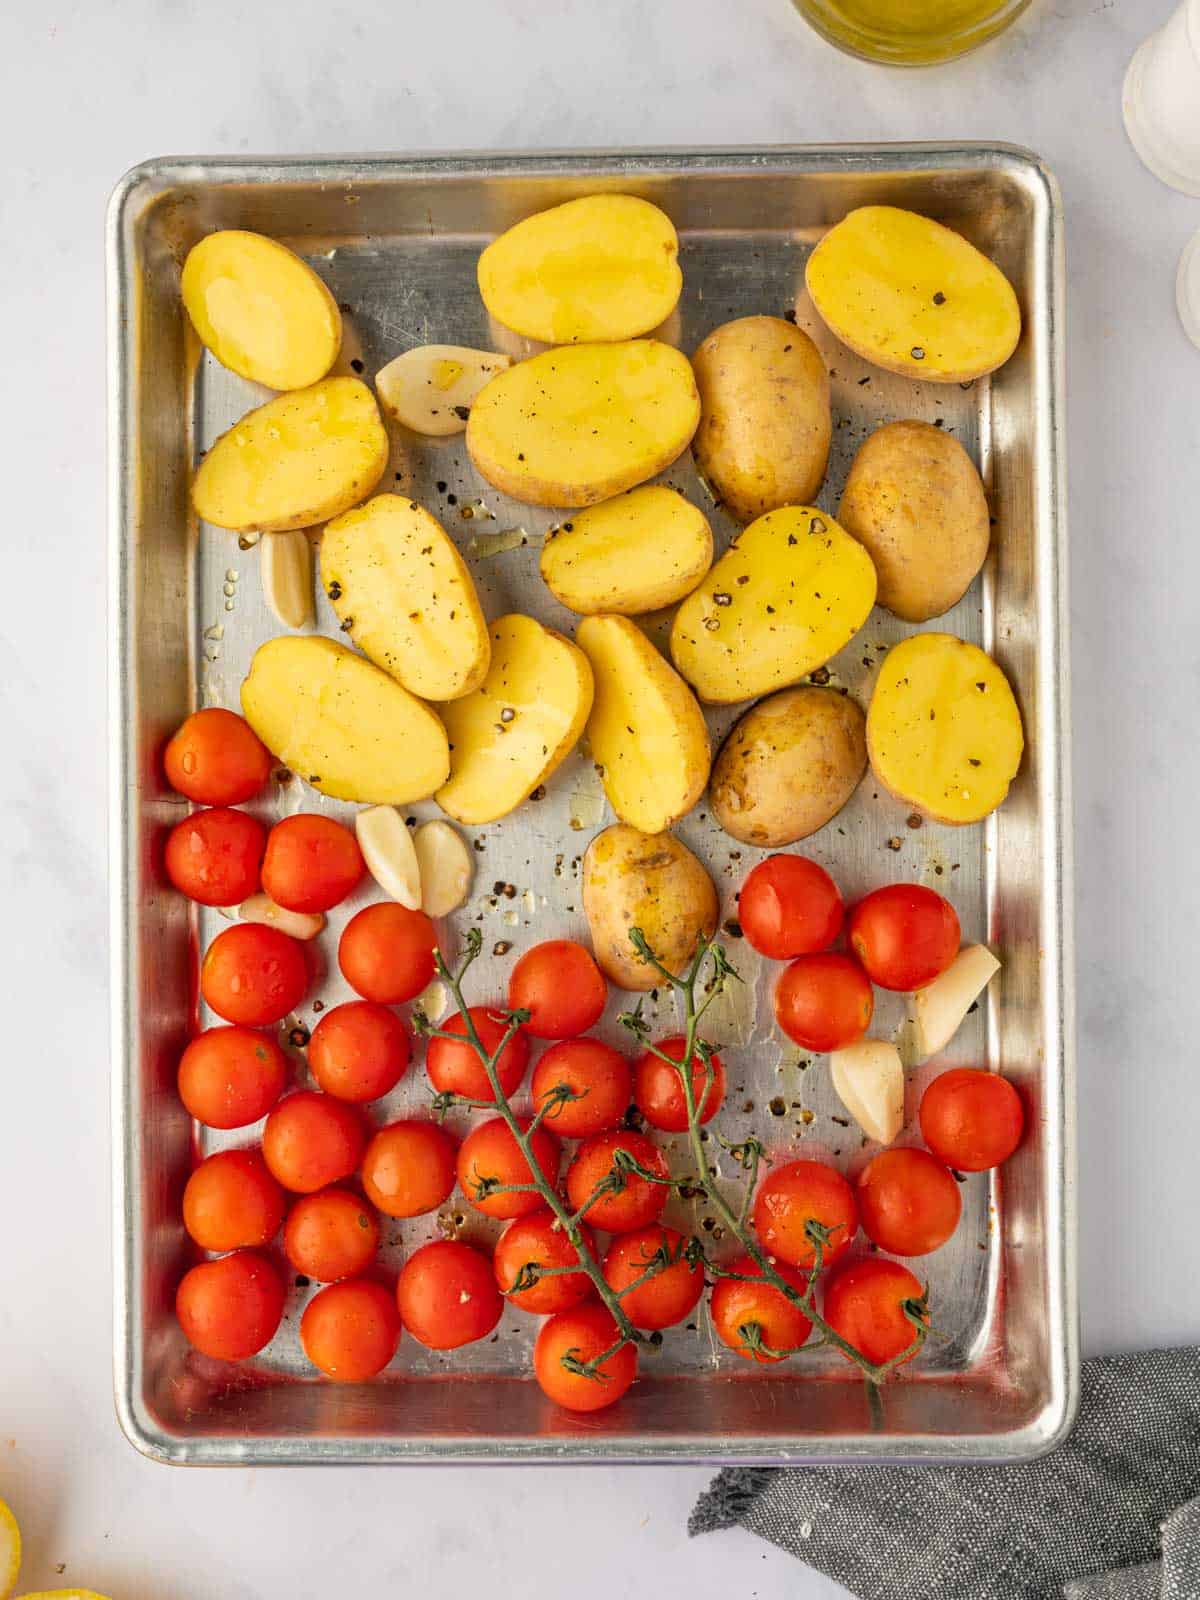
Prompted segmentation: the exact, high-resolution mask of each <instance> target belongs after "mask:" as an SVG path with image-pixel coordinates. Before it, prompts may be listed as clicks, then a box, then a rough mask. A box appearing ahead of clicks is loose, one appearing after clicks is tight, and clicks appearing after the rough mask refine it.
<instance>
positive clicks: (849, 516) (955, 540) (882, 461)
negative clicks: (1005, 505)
mask: <svg viewBox="0 0 1200 1600" xmlns="http://www.w3.org/2000/svg"><path fill="white" fill-rule="evenodd" d="M838 521H839V522H840V523H841V525H842V527H843V528H845V530H846V532H847V533H849V534H853V536H854V537H855V538H856V539H857V540H858V542H859V543H860V544H862V545H865V546H866V548H867V551H868V552H869V554H870V557H871V560H872V561H873V562H874V563H875V571H876V574H877V575H878V578H879V592H878V594H877V595H876V600H877V601H878V603H879V604H880V605H881V606H886V607H887V609H888V610H889V611H892V612H894V613H895V614H896V616H898V617H903V618H904V620H905V621H906V622H928V621H929V619H930V617H940V616H941V615H942V614H943V612H946V611H949V609H950V607H951V606H952V605H955V604H956V603H957V602H958V601H959V600H961V599H962V597H963V595H964V594H965V593H966V592H967V590H968V589H969V588H970V586H971V582H972V580H973V578H974V577H975V574H976V573H977V572H978V571H979V569H980V567H981V566H982V565H983V563H984V560H985V559H986V557H987V552H988V537H989V535H988V526H989V525H988V504H987V496H986V495H985V494H984V492H983V484H982V482H981V481H980V477H979V473H978V472H977V471H976V470H975V463H974V462H973V461H972V460H971V458H970V456H969V455H968V454H967V452H966V451H965V450H964V449H963V447H962V445H961V444H959V442H958V440H957V439H954V438H951V436H950V435H949V434H947V433H945V432H944V431H943V430H942V429H941V428H935V427H932V426H931V425H930V424H929V423H928V422H889V423H887V424H886V425H885V426H884V427H882V428H877V429H876V431H875V432H874V433H873V434H871V436H870V437H869V438H868V439H866V440H864V442H863V444H862V445H861V447H860V449H859V452H858V454H857V455H856V456H855V458H854V464H853V466H852V467H851V468H850V475H849V477H848V478H847V479H846V487H845V489H844V490H843V491H842V503H841V505H840V506H839V507H838Z"/></svg>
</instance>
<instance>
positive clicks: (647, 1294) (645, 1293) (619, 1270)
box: [604, 1223, 704, 1329]
mask: <svg viewBox="0 0 1200 1600" xmlns="http://www.w3.org/2000/svg"><path fill="white" fill-rule="evenodd" d="M685 1243H686V1241H685V1240H684V1238H683V1235H682V1234H679V1233H676V1232H675V1230H674V1228H664V1227H662V1226H661V1224H659V1223H655V1224H654V1225H653V1226H652V1227H649V1228H639V1229H638V1231H637V1232H636V1233H623V1234H621V1235H620V1236H619V1237H618V1238H616V1239H614V1240H613V1242H612V1243H611V1244H610V1245H609V1247H608V1254H607V1255H606V1256H605V1258H604V1277H605V1279H606V1281H607V1282H608V1284H609V1286H610V1288H612V1289H614V1290H615V1291H616V1292H617V1294H619V1295H620V1297H621V1307H622V1309H623V1310H624V1312H625V1315H626V1316H627V1317H628V1318H629V1320H630V1322H632V1323H633V1325H634V1327H635V1328H651V1329H653V1328H670V1327H672V1326H673V1325H674V1324H675V1323H676V1322H682V1321H683V1319H684V1317H686V1316H687V1315H688V1314H689V1313H690V1312H691V1311H692V1310H694V1309H695V1305H696V1302H697V1300H699V1298H700V1295H701V1293H702V1291H703V1289H704V1268H703V1267H702V1266H700V1264H699V1262H696V1263H695V1264H693V1263H692V1262H690V1261H688V1260H686V1259H685V1258H684V1256H683V1255H682V1253H681V1252H682V1249H683V1246H684V1244H685ZM662 1260H667V1261H669V1262H670V1263H671V1264H670V1266H666V1267H661V1268H659V1270H658V1271H656V1272H655V1273H654V1276H653V1277H651V1278H647V1279H646V1281H645V1283H642V1284H638V1287H637V1288H636V1289H634V1288H631V1287H630V1286H631V1285H632V1284H634V1283H636V1282H637V1280H638V1279H639V1278H640V1277H642V1276H643V1275H644V1274H645V1273H647V1272H648V1271H649V1270H650V1269H651V1267H654V1266H657V1265H658V1263H659V1262H660V1261H662Z"/></svg>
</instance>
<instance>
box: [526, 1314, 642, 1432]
mask: <svg viewBox="0 0 1200 1600" xmlns="http://www.w3.org/2000/svg"><path fill="white" fill-rule="evenodd" d="M619 1338H620V1334H619V1333H618V1331H617V1325H616V1323H615V1322H614V1321H613V1318H612V1313H611V1312H610V1311H609V1309H608V1307H607V1306H602V1305H581V1306H575V1307H574V1308H573V1309H572V1310H570V1311H559V1312H558V1313H557V1314H556V1315H555V1316H553V1317H549V1318H547V1320H546V1321H545V1322H543V1324H542V1326H541V1329H540V1331H539V1333H538V1336H537V1340H536V1341H535V1343H534V1347H533V1372H534V1376H535V1377H536V1378H537V1381H538V1384H539V1385H540V1387H541V1390H542V1393H543V1394H544V1395H545V1396H546V1397H547V1399H549V1400H553V1401H554V1402H555V1404H556V1405H560V1406H562V1407H563V1408H564V1409H565V1410H567V1411H601V1410H603V1409H604V1407H605V1406H611V1405H613V1404H615V1402H616V1401H618V1400H619V1399H620V1398H621V1396H622V1395H623V1394H624V1393H625V1391H626V1390H627V1389H628V1388H629V1386H630V1384H631V1383H632V1382H633V1380H634V1379H635V1378H636V1377H637V1350H636V1348H635V1347H634V1346H633V1345H632V1344H623V1345H622V1346H621V1347H620V1349H619V1350H615V1351H613V1354H612V1355H610V1356H609V1357H608V1359H607V1360H605V1361H603V1362H601V1364H600V1366H599V1367H598V1368H597V1371H596V1374H595V1376H594V1377H589V1376H586V1375H583V1374H580V1373H576V1372H570V1371H568V1370H567V1368H566V1367H564V1366H563V1364H562V1361H563V1357H564V1356H570V1357H572V1358H573V1359H574V1360H576V1361H579V1362H585V1363H586V1362H589V1361H594V1360H595V1359H596V1357H597V1356H602V1355H603V1354H604V1352H605V1351H606V1350H611V1349H612V1347H613V1345H615V1344H616V1342H617V1340H618V1339H619Z"/></svg>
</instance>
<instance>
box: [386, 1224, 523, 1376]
mask: <svg viewBox="0 0 1200 1600" xmlns="http://www.w3.org/2000/svg"><path fill="white" fill-rule="evenodd" d="M396 1303H397V1305H398V1306H399V1308H400V1317H401V1320H402V1321H403V1323H404V1326H405V1327H406V1328H407V1329H408V1331H409V1333H411V1334H412V1336H413V1338H414V1339H416V1340H417V1342H418V1343H419V1344H423V1345H426V1346H428V1348H429V1349H430V1350H457V1349H458V1347H459V1346H460V1345H464V1344H471V1343H472V1342H473V1341H474V1340H476V1339H484V1338H486V1337H487V1335H488V1334H489V1333H491V1331H492V1329H493V1328H494V1327H495V1326H496V1324H497V1323H498V1322H499V1321H500V1314H501V1312H502V1311H503V1309H504V1302H503V1300H501V1298H500V1291H499V1289H497V1287H496V1277H495V1274H494V1272H493V1271H492V1263H491V1261H490V1260H489V1259H488V1257H487V1256H485V1255H484V1254H483V1252H482V1250H476V1249H475V1248H474V1247H473V1246H472V1245H469V1244H462V1243H460V1241H459V1240H457V1239H435V1240H434V1242H433V1243H432V1244H426V1245H422V1246H421V1248H420V1249H419V1250H418V1251H416V1252H415V1253H414V1254H413V1255H411V1256H410V1257H409V1258H408V1260H407V1261H406V1262H405V1264H404V1267H403V1269H402V1271H401V1273H400V1278H399V1281H398V1282H397V1284H396Z"/></svg>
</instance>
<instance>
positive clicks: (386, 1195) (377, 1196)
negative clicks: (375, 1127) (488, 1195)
mask: <svg viewBox="0 0 1200 1600" xmlns="http://www.w3.org/2000/svg"><path fill="white" fill-rule="evenodd" d="M457 1149H458V1146H457V1145H456V1143H455V1141H454V1140H453V1139H452V1138H451V1136H450V1135H449V1134H448V1133H447V1132H446V1130H445V1128H442V1127H439V1126H438V1124H437V1123H436V1122H417V1121H405V1122H392V1123H389V1124H388V1126H387V1127H386V1128H380V1130H379V1132H378V1133H377V1134H375V1135H374V1136H373V1138H372V1139H371V1142H370V1144H369V1145H368V1146H367V1149H366V1154H365V1155H364V1156H363V1160H362V1184H363V1188H364V1189H365V1190H366V1191H367V1198H368V1200H370V1201H371V1203H372V1205H376V1206H378V1207H379V1209H380V1211H382V1212H383V1213H384V1214H385V1215H386V1216H389V1217H422V1216H424V1215H425V1214H426V1212H429V1211H436V1210H437V1208H438V1207H439V1206H440V1205H441V1203H442V1201H443V1200H446V1199H448V1198H449V1196H450V1191H451V1190H452V1189H453V1188H454V1158H455V1153H456V1151H457Z"/></svg>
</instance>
